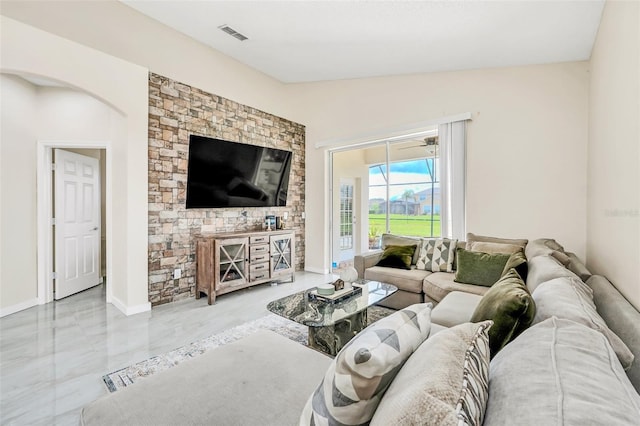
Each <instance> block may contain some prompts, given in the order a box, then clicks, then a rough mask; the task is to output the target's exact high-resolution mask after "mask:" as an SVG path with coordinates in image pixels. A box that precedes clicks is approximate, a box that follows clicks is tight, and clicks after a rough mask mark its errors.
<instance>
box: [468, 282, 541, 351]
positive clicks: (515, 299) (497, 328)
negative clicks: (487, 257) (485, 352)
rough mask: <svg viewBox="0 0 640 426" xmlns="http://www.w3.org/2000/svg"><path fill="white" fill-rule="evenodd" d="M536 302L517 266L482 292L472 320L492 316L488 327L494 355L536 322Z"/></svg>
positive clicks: (482, 319) (489, 318) (486, 318)
mask: <svg viewBox="0 0 640 426" xmlns="http://www.w3.org/2000/svg"><path fill="white" fill-rule="evenodd" d="M535 315H536V305H535V302H534V301H533V298H532V297H531V294H529V291H528V290H527V287H526V285H525V283H524V281H522V278H520V275H518V273H517V272H516V270H515V269H510V270H509V272H507V273H506V274H505V276H504V277H502V278H500V281H498V282H497V283H495V284H494V285H493V286H492V287H491V288H490V289H489V291H488V292H487V293H486V294H485V295H484V296H482V299H481V300H480V303H479V304H478V306H477V307H476V310H475V311H474V313H473V315H472V316H471V322H480V321H484V320H493V327H491V329H490V330H489V347H490V349H491V358H493V357H494V356H495V355H496V354H497V353H498V351H500V349H502V348H503V347H504V346H505V345H506V344H507V343H509V342H510V341H512V340H513V339H515V338H516V337H517V336H518V335H519V334H520V333H522V332H523V331H524V330H526V329H527V328H528V327H529V326H530V325H531V323H532V322H533V317H534V316H535Z"/></svg>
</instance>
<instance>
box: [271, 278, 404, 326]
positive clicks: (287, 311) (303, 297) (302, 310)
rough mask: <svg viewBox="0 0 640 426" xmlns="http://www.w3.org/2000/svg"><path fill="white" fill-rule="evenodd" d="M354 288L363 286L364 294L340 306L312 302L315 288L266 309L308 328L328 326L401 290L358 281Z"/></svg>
mask: <svg viewBox="0 0 640 426" xmlns="http://www.w3.org/2000/svg"><path fill="white" fill-rule="evenodd" d="M354 286H361V287H362V293H360V294H358V295H354V296H352V297H349V298H347V299H345V300H343V301H340V302H337V303H330V302H326V301H318V300H309V293H310V292H311V291H312V290H315V287H313V288H310V289H308V290H305V291H300V292H298V293H294V294H291V295H289V296H285V297H283V298H280V299H277V300H274V301H273V302H270V303H269V304H268V305H267V309H268V310H269V311H271V312H273V313H274V314H277V315H280V316H282V317H285V318H287V319H289V320H292V321H295V322H297V323H300V324H304V325H306V326H309V327H326V326H331V325H334V324H335V323H336V322H338V321H341V320H343V319H345V318H348V317H350V316H352V315H353V314H356V313H358V312H361V311H363V310H365V309H367V308H368V307H369V306H371V305H375V304H376V303H378V302H380V301H381V300H382V299H384V298H386V297H388V296H390V295H392V294H393V293H395V292H396V291H398V287H396V286H394V285H392V284H386V283H381V282H378V281H367V280H358V281H356V282H354Z"/></svg>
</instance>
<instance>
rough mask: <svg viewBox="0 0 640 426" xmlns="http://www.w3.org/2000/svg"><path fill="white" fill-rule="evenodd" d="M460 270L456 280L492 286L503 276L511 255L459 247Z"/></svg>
mask: <svg viewBox="0 0 640 426" xmlns="http://www.w3.org/2000/svg"><path fill="white" fill-rule="evenodd" d="M456 256H457V257H458V270H457V271H456V273H455V278H454V281H455V282H458V283H466V284H475V285H483V286H486V287H491V286H492V285H494V284H495V283H496V282H497V281H498V280H499V279H500V277H501V276H502V271H503V270H504V266H505V265H506V264H507V260H509V257H510V255H508V254H503V253H493V254H491V253H483V252H479V251H469V250H465V249H457V250H456Z"/></svg>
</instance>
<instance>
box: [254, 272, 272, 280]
mask: <svg viewBox="0 0 640 426" xmlns="http://www.w3.org/2000/svg"><path fill="white" fill-rule="evenodd" d="M249 277H250V278H249V279H250V280H251V281H258V280H264V279H268V278H269V271H256V272H251V273H250V274H249Z"/></svg>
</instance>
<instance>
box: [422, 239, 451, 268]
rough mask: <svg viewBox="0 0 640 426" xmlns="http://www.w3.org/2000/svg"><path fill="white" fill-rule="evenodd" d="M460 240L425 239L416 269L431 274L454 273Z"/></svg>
mask: <svg viewBox="0 0 640 426" xmlns="http://www.w3.org/2000/svg"><path fill="white" fill-rule="evenodd" d="M457 243H458V240H450V239H448V238H425V239H423V240H422V245H421V246H420V256H419V257H418V262H417V263H416V267H417V268H418V269H424V270H425V271H431V272H453V258H454V256H455V253H456V244H457Z"/></svg>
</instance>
